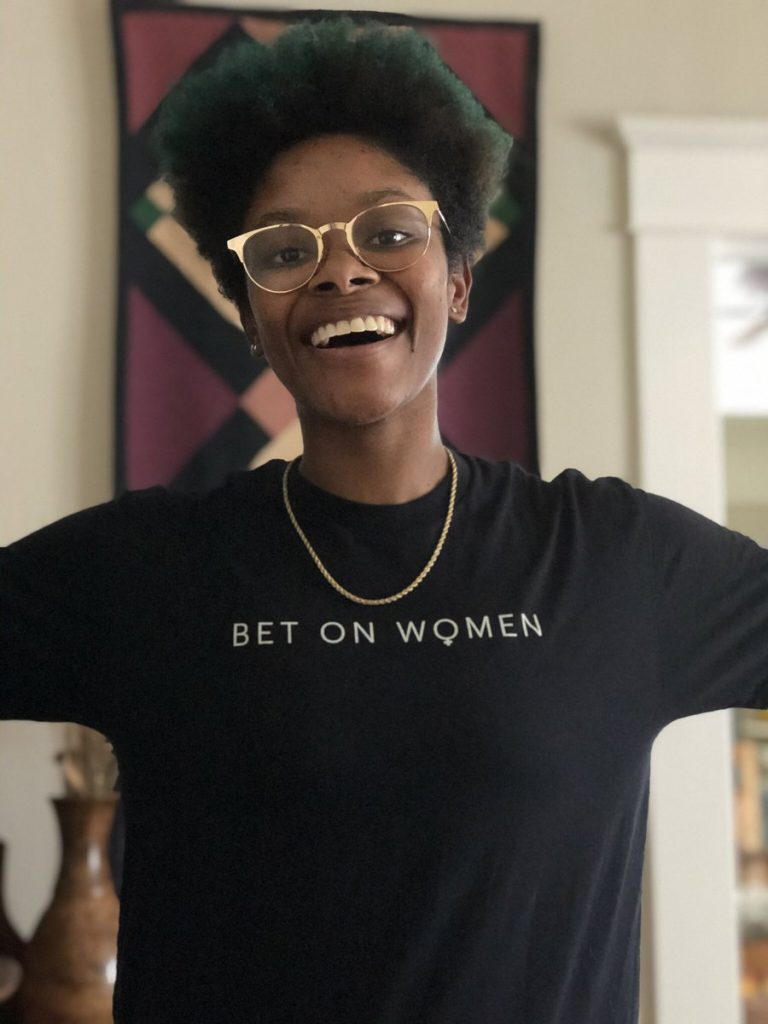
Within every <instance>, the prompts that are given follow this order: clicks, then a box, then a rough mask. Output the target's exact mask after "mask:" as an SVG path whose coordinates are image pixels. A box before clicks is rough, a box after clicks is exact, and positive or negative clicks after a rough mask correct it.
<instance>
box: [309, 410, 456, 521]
mask: <svg viewBox="0 0 768 1024" xmlns="http://www.w3.org/2000/svg"><path fill="white" fill-rule="evenodd" d="M302 434H303V438H304V453H303V455H302V457H301V462H300V464H299V467H298V471H299V473H301V475H302V476H303V477H305V478H306V479H307V480H309V482H310V483H313V484H315V486H316V487H320V488H322V489H323V490H324V491H329V492H330V493H331V494H336V495H338V496H339V497H341V498H347V499H348V500H349V501H359V502H363V503H366V504H372V505H399V504H402V503H404V502H406V501H413V500H414V499H416V498H420V497H421V496H422V495H424V494H427V493H428V492H429V491H431V490H432V489H433V488H434V487H436V486H437V484H438V483H439V482H440V480H442V478H443V477H444V476H445V474H446V473H447V472H448V469H449V463H448V456H447V454H446V451H445V447H444V446H443V443H442V441H441V440H440V432H439V430H438V427H437V422H435V423H434V424H433V429H431V430H421V431H419V430H411V431H405V430H403V431H399V432H393V430H392V429H389V428H387V427H385V426H384V425H383V424H382V425H381V426H380V425H378V424H373V425H370V426H366V427H356V428H353V429H349V428H340V427H339V426H338V425H336V424H333V425H330V426H329V425H327V424H324V425H322V426H318V425H317V424H313V425H312V427H311V429H309V428H308V425H307V424H306V423H304V422H302ZM393 435H394V436H393Z"/></svg>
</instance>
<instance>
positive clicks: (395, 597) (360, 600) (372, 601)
mask: <svg viewBox="0 0 768 1024" xmlns="http://www.w3.org/2000/svg"><path fill="white" fill-rule="evenodd" d="M445 450H446V452H447V453H448V460H449V462H450V463H451V496H450V498H449V499H448V511H447V513H446V516H445V522H444V523H443V529H442V532H441V533H440V537H439V538H438V541H437V544H436V546H435V550H434V551H433V552H432V557H431V558H430V560H429V561H428V562H427V564H426V565H425V566H424V568H423V569H422V570H421V572H420V573H419V575H418V576H417V577H416V579H415V580H414V581H413V583H409V584H408V586H407V587H405V589H404V590H401V591H399V593H397V594H392V596H391V597H375V598H368V597H358V596H357V595H356V594H352V593H350V591H348V590H346V589H345V588H344V587H342V585H341V584H340V583H337V582H336V580H335V579H334V578H333V576H331V574H330V573H329V572H328V570H327V569H326V568H325V566H324V565H323V563H322V562H321V561H320V557H319V556H318V554H317V552H316V551H315V549H314V548H313V547H312V545H311V544H310V543H309V541H308V540H307V537H306V534H305V533H304V531H303V530H302V528H301V527H300V526H299V524H298V522H297V521H296V516H295V515H294V514H293V509H292V508H291V503H290V501H289V499H288V474H289V473H290V471H291V466H292V465H293V463H294V462H296V461H297V459H293V460H292V461H291V462H289V463H288V465H287V466H286V467H285V472H284V473H283V501H284V502H285V508H286V511H287V512H288V516H289V517H290V520H291V522H292V523H293V525H294V527H295V529H296V532H297V533H298V535H299V537H301V539H302V541H303V542H304V547H305V548H306V549H307V551H308V552H309V553H310V555H311V556H312V561H313V562H314V563H315V565H316V566H317V568H318V569H319V570H320V572H321V573H322V574H323V576H324V577H325V578H326V579H327V580H328V582H329V583H330V584H331V586H332V587H333V588H334V590H338V592H339V593H340V594H343V595H344V597H347V598H349V600H350V601H355V602H356V603H357V604H368V605H378V604H391V603H392V602H393V601H399V600H400V598H401V597H405V595H406V594H410V592H411V591H412V590H415V589H416V587H418V585H419V584H420V583H421V582H422V580H424V578H425V577H426V575H427V573H428V572H429V571H430V570H431V568H432V566H433V565H434V564H435V562H436V561H437V559H438V556H439V554H440V552H441V551H442V550H443V544H445V538H446V537H447V536H448V528H449V527H450V525H451V520H452V519H453V506H454V505H455V503H456V484H457V482H458V472H457V469H456V459H455V458H454V457H453V452H452V451H451V450H450V448H446V449H445ZM297 458H298V457H297Z"/></svg>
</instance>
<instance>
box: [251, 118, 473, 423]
mask: <svg viewBox="0 0 768 1024" xmlns="http://www.w3.org/2000/svg"><path fill="white" fill-rule="evenodd" d="M433 198H434V197H433V196H432V194H431V192H430V190H429V189H428V188H427V187H426V185H425V184H424V183H423V182H422V181H421V180H420V179H419V178H417V177H416V176H415V175H413V174H412V173H411V172H410V171H408V170H407V169H406V168H405V167H403V166H402V164H400V163H399V162H398V161H397V160H395V159H394V158H393V157H391V156H390V155H389V154H388V153H385V152H384V151H383V150H381V149H379V148H378V147H376V146H375V145H373V144H370V143H367V142H365V141H363V140H362V139H359V138H357V137H355V136H348V135H327V136H322V137H320V138H316V139H312V140H309V141H306V142H303V143H300V144H299V145H296V146H294V147H293V148H292V149H289V150H286V151H285V152H283V153H281V154H280V155H279V156H278V157H277V159H276V160H275V161H274V163H273V164H272V166H271V167H270V169H269V171H268V173H267V175H266V177H265V178H264V180H263V181H262V183H261V185H260V187H259V189H258V192H257V193H256V195H255V196H254V199H253V202H252V204H251V206H250V208H249V210H248V213H247V215H246V217H245V220H244V222H243V224H242V227H241V230H242V231H249V230H251V229H252V228H255V227H263V226H265V225H266V224H268V223H276V222H278V221H285V220H286V219H290V220H291V221H293V222H298V223H302V224H308V225H310V226H311V227H320V226H321V225H323V224H327V223H329V222H331V221H348V220H351V219H352V217H354V216H355V214H357V213H359V212H360V211H361V210H364V209H367V208H368V207H370V206H373V205H376V204H378V203H385V202H393V201H397V200H400V199H433ZM271 211H275V213H276V215H275V216H270V213H271ZM278 211H279V213H278ZM286 213H290V217H289V218H286V216H285V214H286ZM265 218H266V219H265ZM438 219H439V218H438V217H437V215H436V216H435V219H434V223H433V230H432V237H431V240H430V243H429V247H428V248H427V251H426V252H425V253H424V255H423V256H422V257H421V258H420V259H419V260H418V261H417V262H416V263H414V264H413V266H411V267H408V268H407V269H405V270H400V271H397V272H384V271H376V270H372V269H371V268H370V267H368V266H366V265H365V264H364V263H362V262H361V261H360V260H359V259H358V258H357V257H356V256H355V254H354V253H353V252H352V250H351V249H349V247H348V245H347V240H346V237H345V235H344V233H343V232H341V231H335V230H333V231H330V232H328V233H326V234H325V235H324V240H325V245H326V256H325V259H324V260H323V261H322V262H321V264H320V266H319V267H318V269H317V271H316V273H315V275H314V277H312V279H311V280H310V281H309V282H308V283H307V284H306V285H304V286H303V287H302V288H300V289H298V290H296V291H293V292H287V293H285V294H282V295H279V294H273V293H270V292H266V291H264V290H262V289H260V288H258V287H256V285H254V284H253V283H252V282H251V281H250V280H249V281H248V306H247V307H246V308H244V309H243V308H241V310H240V313H241V317H242V321H243V326H244V327H245V330H246V332H247V333H248V335H249V337H250V338H251V340H254V341H257V342H258V344H259V345H260V347H261V348H262V349H263V352H264V355H265V357H266V359H267V361H268V363H269V365H270V366H271V367H272V369H273V370H274V372H275V373H276V374H277V376H278V377H279V379H280V380H281V381H282V383H283V384H284V385H285V387H286V388H287V389H288V390H289V391H290V392H291V394H292V395H293V397H294V398H295V400H296V405H297V408H298V411H299V415H300V416H301V418H302V420H303V421H304V422H305V423H306V422H307V421H308V420H311V419H321V420H326V421H328V420H331V421H334V422H337V423H339V424H346V425H350V426H352V425H355V426H360V425H364V424H370V423H376V422H378V421H380V420H383V419H385V418H386V417H391V416H394V415H396V414H397V413H398V412H399V411H401V410H404V409H405V408H406V407H409V406H411V405H412V403H420V404H423V403H431V404H433V405H434V404H435V403H436V394H437V389H436V369H437V364H438V361H439V359H440V355H441V353H442V351H443V345H444V343H445V334H446V328H447V324H448V320H449V319H452V320H455V321H461V320H463V319H464V317H465V315H466V308H467V298H468V295H469V289H470V286H471V274H470V271H469V268H468V266H466V265H464V266H463V267H462V268H461V269H459V270H458V271H455V272H449V270H448V265H447V260H446V255H445V249H444V247H443V240H442V236H441V232H440V230H439V228H438V227H437V221H438ZM451 306H454V307H455V312H451ZM358 316H359V317H363V319H365V317H366V316H374V317H376V316H384V317H388V318H389V319H390V320H393V321H395V323H396V324H397V325H398V326H400V325H402V329H401V330H399V332H398V333H397V334H396V335H394V336H393V337H390V338H388V339H387V340H385V341H380V342H376V343H374V344H367V345H359V346H353V347H344V348H322V347H320V348H317V347H314V346H313V345H312V344H311V342H310V341H309V337H310V335H311V334H312V332H313V331H314V330H315V328H317V327H318V326H320V325H325V324H329V323H336V322H338V321H341V320H347V321H349V320H351V319H352V318H353V317H358Z"/></svg>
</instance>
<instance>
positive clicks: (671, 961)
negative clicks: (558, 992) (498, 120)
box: [618, 116, 768, 1024]
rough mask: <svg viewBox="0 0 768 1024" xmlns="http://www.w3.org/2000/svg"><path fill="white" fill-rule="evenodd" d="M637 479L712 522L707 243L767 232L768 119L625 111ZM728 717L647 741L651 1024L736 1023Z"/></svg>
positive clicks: (718, 433) (716, 497) (714, 489)
mask: <svg viewBox="0 0 768 1024" xmlns="http://www.w3.org/2000/svg"><path fill="white" fill-rule="evenodd" d="M618 131H619V136H620V138H621V141H622V143H623V145H624V147H625V149H626V153H627V174H628V211H627V212H628V218H627V227H628V231H629V232H630V233H631V236H632V239H633V250H634V291H635V295H634V305H635V341H636V372H637V387H638V410H639V420H640V422H639V444H640V453H639V454H640V480H639V484H640V486H641V487H643V488H644V489H645V490H647V491H651V492H653V493H656V494H663V495H666V496H668V497H670V498H673V499H675V500H676V501H680V502H682V503H683V504H684V505H688V506H689V507H691V508H694V509H696V510H697V511H699V512H701V513H703V514H704V515H707V516H709V518H711V519H714V520H716V521H718V522H724V519H725V508H726V496H725V473H724V446H723V423H722V421H721V419H720V417H719V415H718V412H717V408H716V399H715V396H716V387H715V372H714V367H715V361H714V343H713V328H712V315H711V308H712V285H711V275H712V251H713V248H714V243H716V242H721V241H726V240H729V239H739V238H745V237H753V238H759V237H761V236H768V120H763V119H755V118H733V119H723V118H682V117H681V118H678V117H669V116H665V117H651V116H623V117H621V118H619V121H618ZM731 733H732V713H731V712H730V711H718V712H714V713H713V714H707V715H697V716H695V717H692V718H686V719H682V720H680V721H677V722H673V723H672V724H671V725H670V726H668V727H667V728H666V729H665V730H663V732H662V733H661V734H660V736H659V737H658V738H657V740H656V742H655V744H654V748H653V756H652V769H651V772H652V775H651V779H652V785H651V800H650V812H649V828H648V845H647V850H646V869H647V876H646V885H647V889H646V897H647V899H648V901H649V904H650V910H651V915H650V916H651V924H650V927H651V941H650V943H648V946H649V948H650V949H651V950H652V965H651V976H652V988H653V1007H652V1009H651V1013H650V1015H651V1020H652V1021H653V1024H682V1022H683V1021H686V1022H687V1021H696V1024H740V1022H741V1020H742V1011H741V1004H740V995H739V972H740V955H739V934H738V920H737V910H736V891H737V890H736V851H735V840H734V827H733V793H732V778H733V771H732V761H731V744H732V740H731Z"/></svg>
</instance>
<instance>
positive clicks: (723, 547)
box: [641, 492, 768, 722]
mask: <svg viewBox="0 0 768 1024" xmlns="http://www.w3.org/2000/svg"><path fill="white" fill-rule="evenodd" d="M641 493H643V494H644V500H645V502H646V509H647V516H648V529H649V539H650V558H651V560H652V568H653V579H654V582H655V587H656V596H655V602H654V603H655V607H656V608H657V616H656V623H655V626H656V630H657V650H658V658H659V664H658V668H659V673H660V680H659V682H660V686H661V692H662V695H663V697H662V699H663V702H664V708H663V714H664V721H665V722H671V721H674V720H675V719H677V718H683V717H685V716H688V715H696V714H702V713H704V712H708V711H717V710H721V709H724V708H733V707H744V708H765V707H768V550H766V549H765V548H762V547H760V545H758V544H757V543H756V542H755V541H754V540H751V539H750V538H748V537H745V536H744V535H743V534H741V533H737V532H736V531H735V530H730V529H727V528H726V527H724V526H720V525H719V524H717V523H715V522H713V521H712V520H711V519H708V518H706V517H705V516H702V515H700V514H699V513H697V512H694V511H693V510H692V509H689V508H686V507H685V506H684V505H681V504H679V503H677V502H675V501H672V500H670V499H669V498H663V497H660V496H659V495H654V494H648V493H645V492H641Z"/></svg>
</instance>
